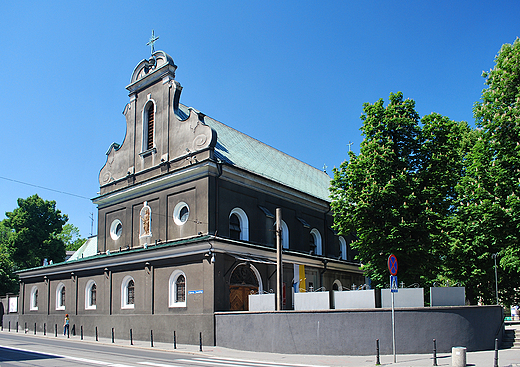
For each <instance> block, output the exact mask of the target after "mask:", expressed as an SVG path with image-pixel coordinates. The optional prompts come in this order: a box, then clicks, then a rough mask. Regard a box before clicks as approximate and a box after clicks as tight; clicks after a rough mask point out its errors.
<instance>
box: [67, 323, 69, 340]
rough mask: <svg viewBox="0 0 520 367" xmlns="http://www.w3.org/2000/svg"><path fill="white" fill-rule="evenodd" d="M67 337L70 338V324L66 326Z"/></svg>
mask: <svg viewBox="0 0 520 367" xmlns="http://www.w3.org/2000/svg"><path fill="white" fill-rule="evenodd" d="M67 338H70V326H69V327H68V328H67Z"/></svg>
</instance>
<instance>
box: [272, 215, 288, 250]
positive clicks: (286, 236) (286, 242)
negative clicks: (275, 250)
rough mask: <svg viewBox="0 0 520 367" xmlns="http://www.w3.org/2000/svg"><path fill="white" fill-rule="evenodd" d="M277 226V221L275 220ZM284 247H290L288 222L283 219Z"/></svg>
mask: <svg viewBox="0 0 520 367" xmlns="http://www.w3.org/2000/svg"><path fill="white" fill-rule="evenodd" d="M274 225H275V227H276V222H275V224H274ZM281 227H282V228H281V229H282V248H286V249H288V248H289V227H287V224H286V223H285V222H284V221H283V220H282V225H281Z"/></svg>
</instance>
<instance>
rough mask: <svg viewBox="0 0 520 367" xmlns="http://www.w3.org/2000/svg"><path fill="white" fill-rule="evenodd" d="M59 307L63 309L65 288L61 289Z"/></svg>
mask: <svg viewBox="0 0 520 367" xmlns="http://www.w3.org/2000/svg"><path fill="white" fill-rule="evenodd" d="M60 306H61V307H65V287H62V288H61V292H60Z"/></svg>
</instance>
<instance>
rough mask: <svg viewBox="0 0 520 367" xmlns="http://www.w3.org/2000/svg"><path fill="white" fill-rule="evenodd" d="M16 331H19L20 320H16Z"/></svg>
mask: <svg viewBox="0 0 520 367" xmlns="http://www.w3.org/2000/svg"><path fill="white" fill-rule="evenodd" d="M16 332H18V321H16Z"/></svg>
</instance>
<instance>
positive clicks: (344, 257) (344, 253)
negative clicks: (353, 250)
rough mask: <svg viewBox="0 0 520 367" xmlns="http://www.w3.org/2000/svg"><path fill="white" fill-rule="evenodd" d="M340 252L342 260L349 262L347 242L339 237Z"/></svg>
mask: <svg viewBox="0 0 520 367" xmlns="http://www.w3.org/2000/svg"><path fill="white" fill-rule="evenodd" d="M339 252H340V258H341V260H347V241H345V239H344V238H343V237H341V236H340V237H339Z"/></svg>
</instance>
